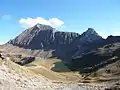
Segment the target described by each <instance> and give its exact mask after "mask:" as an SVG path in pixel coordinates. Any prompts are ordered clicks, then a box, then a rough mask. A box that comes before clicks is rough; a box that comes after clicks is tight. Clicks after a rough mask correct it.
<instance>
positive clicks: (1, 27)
mask: <svg viewBox="0 0 120 90" xmlns="http://www.w3.org/2000/svg"><path fill="white" fill-rule="evenodd" d="M38 22H40V23H43V24H48V25H51V26H53V27H55V28H57V29H60V30H62V31H70V32H78V33H82V32H83V31H85V30H87V28H94V29H95V30H96V31H97V32H98V33H99V34H100V35H102V36H103V37H107V36H108V35H111V34H112V35H120V0H1V2H0V32H1V35H0V43H1V44H2V43H5V42H6V41H8V40H9V39H12V38H14V37H15V36H17V35H18V34H19V33H21V32H22V31H23V30H24V29H25V28H28V27H30V26H33V25H34V24H36V23H38Z"/></svg>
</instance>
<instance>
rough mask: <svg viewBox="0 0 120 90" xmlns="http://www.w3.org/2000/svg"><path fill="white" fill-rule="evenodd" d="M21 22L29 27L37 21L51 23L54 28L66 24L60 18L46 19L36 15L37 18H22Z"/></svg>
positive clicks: (25, 26)
mask: <svg viewBox="0 0 120 90" xmlns="http://www.w3.org/2000/svg"><path fill="white" fill-rule="evenodd" d="M19 23H20V24H21V25H22V27H23V28H29V27H32V26H34V25H36V24H37V23H39V24H45V25H50V26H52V27H54V28H59V27H61V26H63V25H64V22H63V21H62V20H60V19H58V18H50V19H48V20H47V19H44V18H42V17H36V18H30V17H28V18H21V19H20V20H19Z"/></svg>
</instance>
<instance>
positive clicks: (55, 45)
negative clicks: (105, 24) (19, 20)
mask: <svg viewBox="0 0 120 90" xmlns="http://www.w3.org/2000/svg"><path fill="white" fill-rule="evenodd" d="M102 40H103V39H102V37H100V36H99V35H98V34H97V33H96V32H95V30H94V29H92V28H88V30H87V31H86V32H84V33H83V34H82V35H79V34H78V33H72V32H62V31H57V30H55V29H54V28H52V27H50V26H48V25H42V24H37V25H35V26H34V27H32V28H29V29H27V30H25V31H24V32H23V33H22V34H20V35H19V36H17V37H16V38H15V39H13V40H10V41H9V42H8V43H9V44H12V45H15V46H19V47H23V48H25V49H31V50H39V51H40V50H41V51H43V52H46V51H47V52H48V53H51V54H49V56H48V57H57V58H60V59H63V60H69V59H71V58H72V56H73V55H74V54H75V53H76V52H77V50H78V49H81V53H83V52H86V51H89V50H90V49H93V48H94V47H93V45H92V47H91V45H90V44H91V43H94V42H98V41H99V42H100V41H102ZM79 54H80V53H79ZM43 56H44V55H43ZM46 58H47V57H46Z"/></svg>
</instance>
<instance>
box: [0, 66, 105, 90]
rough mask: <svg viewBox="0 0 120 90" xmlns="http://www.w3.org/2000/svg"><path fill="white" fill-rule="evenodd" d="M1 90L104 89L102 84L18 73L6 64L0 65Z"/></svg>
mask: <svg viewBox="0 0 120 90" xmlns="http://www.w3.org/2000/svg"><path fill="white" fill-rule="evenodd" d="M0 90H104V89H103V88H102V86H98V85H87V84H63V83H55V82H54V83H53V82H52V81H51V80H49V79H47V78H45V77H43V76H41V75H39V76H38V75H37V76H29V77H28V76H25V75H22V74H17V73H16V72H15V71H13V70H11V69H9V68H8V67H7V66H6V65H0Z"/></svg>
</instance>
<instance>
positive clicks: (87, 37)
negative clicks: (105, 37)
mask: <svg viewBox="0 0 120 90" xmlns="http://www.w3.org/2000/svg"><path fill="white" fill-rule="evenodd" d="M100 39H102V37H101V36H100V35H99V34H98V33H97V32H96V31H95V30H94V29H93V28H88V30H86V31H85V32H83V33H82V34H81V38H80V40H81V41H89V42H93V41H96V40H100Z"/></svg>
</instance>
